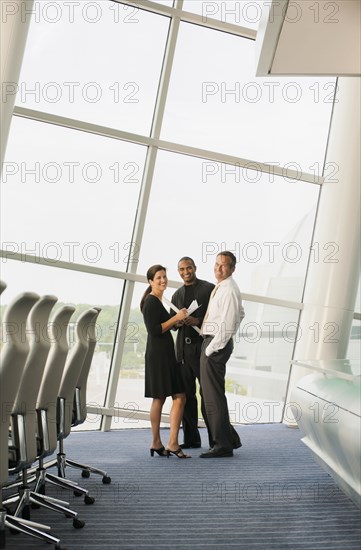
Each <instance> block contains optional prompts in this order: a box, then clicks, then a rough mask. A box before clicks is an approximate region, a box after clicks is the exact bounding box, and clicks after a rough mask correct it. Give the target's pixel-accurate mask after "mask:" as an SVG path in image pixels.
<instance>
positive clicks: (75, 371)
mask: <svg viewBox="0 0 361 550" xmlns="http://www.w3.org/2000/svg"><path fill="white" fill-rule="evenodd" d="M97 315H98V311H97V310H96V309H87V310H86V311H84V312H83V313H82V314H81V315H80V316H79V318H78V320H77V322H76V327H75V342H74V345H73V347H72V348H71V349H70V351H69V354H68V357H67V360H66V364H65V368H64V372H63V376H62V379H61V384H60V389H59V393H58V423H59V426H58V435H59V436H60V437H61V438H64V437H67V436H68V435H69V433H70V430H71V423H72V416H73V399H74V393H75V387H76V383H77V381H78V378H79V375H80V372H81V369H82V367H83V363H84V359H85V357H86V354H87V352H88V348H89V343H88V337H87V333H88V327H89V325H90V323H91V322H92V321H93V319H94V317H96V316H97ZM59 400H63V402H64V403H65V407H64V410H62V412H61V413H60V410H59ZM59 414H60V417H59Z"/></svg>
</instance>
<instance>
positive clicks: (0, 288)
mask: <svg viewBox="0 0 361 550" xmlns="http://www.w3.org/2000/svg"><path fill="white" fill-rule="evenodd" d="M6 287H7V284H6V283H5V281H1V280H0V294H2V293H3V292H4V290H5V288H6Z"/></svg>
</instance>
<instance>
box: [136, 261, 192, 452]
mask: <svg viewBox="0 0 361 550" xmlns="http://www.w3.org/2000/svg"><path fill="white" fill-rule="evenodd" d="M147 279H148V282H149V287H148V288H147V290H146V291H145V293H144V295H143V298H142V300H141V302H140V309H141V312H142V313H143V317H144V323H145V326H146V329H147V332H148V338H147V347H146V351H145V397H152V398H153V402H152V405H151V408H150V422H151V427H152V435H153V441H152V446H151V449H150V454H151V456H154V452H156V453H158V455H159V456H169V455H170V454H174V455H176V456H177V457H178V458H189V455H186V454H184V453H183V451H182V449H181V448H180V446H179V443H178V432H179V427H180V423H181V420H182V416H183V409H184V404H185V401H186V396H185V393H184V387H183V383H182V378H181V373H180V368H179V365H178V364H177V361H176V358H175V351H174V341H173V337H172V335H171V333H170V332H169V331H170V329H171V328H172V327H173V326H174V325H175V324H176V323H178V322H180V321H182V320H183V319H185V317H186V316H187V310H186V309H185V308H183V309H181V310H180V311H179V312H178V313H177V314H176V315H174V316H173V317H170V315H169V313H168V311H167V310H166V309H165V307H164V306H163V304H162V296H163V292H164V291H165V289H166V288H167V283H168V279H167V273H166V269H165V267H163V266H161V265H153V266H152V267H150V268H149V269H148V271H147ZM169 395H171V396H172V399H173V404H172V408H171V411H170V431H169V441H168V445H167V448H166V449H165V448H164V445H163V444H162V440H161V437H160V421H161V414H162V409H163V405H164V402H165V400H166V398H167V397H168V396H169Z"/></svg>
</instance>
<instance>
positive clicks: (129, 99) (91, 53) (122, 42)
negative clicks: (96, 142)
mask: <svg viewBox="0 0 361 550" xmlns="http://www.w3.org/2000/svg"><path fill="white" fill-rule="evenodd" d="M35 9H36V13H35V15H34V17H33V19H32V23H31V27H30V35H29V38H28V42H27V49H26V55H25V58H24V63H23V68H22V72H21V75H20V82H19V91H18V94H17V105H18V106H21V107H27V108H30V109H36V110H39V111H44V112H46V113H53V114H56V115H62V116H65V117H70V118H74V119H77V120H83V121H86V122H91V123H93V124H100V125H102V126H109V127H112V128H117V129H121V130H126V131H128V132H134V133H140V134H149V132H150V126H151V122H152V117H153V110H154V103H155V97H156V93H157V89H158V84H159V76H160V70H161V66H162V60H163V55H164V47H165V41H166V37H167V32H168V26H169V19H168V18H166V17H160V16H157V15H154V14H151V13H149V12H146V11H144V10H140V9H138V8H135V7H132V6H125V5H123V4H118V3H117V2H107V1H105V2H104V1H98V2H76V3H74V6H71V2H52V3H51V4H45V5H42V2H35ZM147 36H151V37H152V39H151V40H149V41H148V42H147V45H146V47H145V43H144V37H147Z"/></svg>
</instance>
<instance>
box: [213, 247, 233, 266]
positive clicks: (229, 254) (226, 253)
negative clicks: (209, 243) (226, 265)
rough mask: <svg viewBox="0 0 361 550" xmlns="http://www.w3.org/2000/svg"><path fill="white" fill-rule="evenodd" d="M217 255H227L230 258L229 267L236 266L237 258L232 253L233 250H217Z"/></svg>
mask: <svg viewBox="0 0 361 550" xmlns="http://www.w3.org/2000/svg"><path fill="white" fill-rule="evenodd" d="M217 256H227V258H230V259H231V262H230V266H231V267H236V264H237V258H236V256H235V255H234V254H233V252H231V251H230V250H223V251H222V252H219V253H218V254H217Z"/></svg>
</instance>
